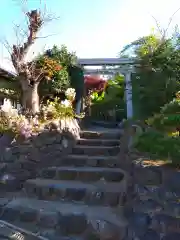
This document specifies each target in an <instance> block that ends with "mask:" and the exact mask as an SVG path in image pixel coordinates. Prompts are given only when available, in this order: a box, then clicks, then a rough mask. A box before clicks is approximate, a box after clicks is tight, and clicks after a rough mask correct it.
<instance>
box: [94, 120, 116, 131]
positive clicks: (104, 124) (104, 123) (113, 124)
mask: <svg viewBox="0 0 180 240" xmlns="http://www.w3.org/2000/svg"><path fill="white" fill-rule="evenodd" d="M91 124H92V125H94V126H99V127H104V128H117V129H118V125H119V122H115V121H111V122H110V121H98V120H97V121H96V120H94V121H91Z"/></svg>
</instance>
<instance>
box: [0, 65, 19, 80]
mask: <svg viewBox="0 0 180 240" xmlns="http://www.w3.org/2000/svg"><path fill="white" fill-rule="evenodd" d="M15 76H16V75H15V73H13V72H10V71H8V70H6V69H4V68H2V67H0V77H4V78H7V79H11V78H13V77H15Z"/></svg>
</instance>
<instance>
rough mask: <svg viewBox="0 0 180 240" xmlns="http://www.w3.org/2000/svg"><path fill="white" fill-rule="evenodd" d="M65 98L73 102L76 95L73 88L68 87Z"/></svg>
mask: <svg viewBox="0 0 180 240" xmlns="http://www.w3.org/2000/svg"><path fill="white" fill-rule="evenodd" d="M65 95H66V98H67V100H69V101H71V102H73V101H74V99H75V97H76V92H75V89H74V88H68V89H67V90H66V92H65Z"/></svg>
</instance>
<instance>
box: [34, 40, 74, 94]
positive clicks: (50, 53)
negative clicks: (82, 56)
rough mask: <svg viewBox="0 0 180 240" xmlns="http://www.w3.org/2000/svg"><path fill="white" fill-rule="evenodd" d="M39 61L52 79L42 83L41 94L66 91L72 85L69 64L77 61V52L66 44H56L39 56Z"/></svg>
mask: <svg viewBox="0 0 180 240" xmlns="http://www.w3.org/2000/svg"><path fill="white" fill-rule="evenodd" d="M37 61H38V63H39V64H40V65H41V67H42V68H43V69H45V70H46V71H47V75H48V77H49V78H50V79H51V80H52V81H45V82H42V83H41V87H40V92H41V95H46V94H48V95H50V94H54V93H59V92H62V91H65V90H66V89H67V88H68V87H69V86H70V80H69V75H68V70H67V68H68V66H69V65H70V64H72V63H74V62H76V61H77V57H76V55H75V53H71V52H69V51H68V49H67V47H66V46H65V45H62V46H61V47H60V48H59V47H58V46H56V45H54V46H53V48H52V49H49V50H47V51H46V52H45V53H43V54H42V55H40V56H38V58H37Z"/></svg>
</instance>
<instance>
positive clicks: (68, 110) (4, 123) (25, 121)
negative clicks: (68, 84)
mask: <svg viewBox="0 0 180 240" xmlns="http://www.w3.org/2000/svg"><path fill="white" fill-rule="evenodd" d="M66 96H67V99H66V100H64V101H60V100H59V99H58V98H55V99H54V101H53V102H50V101H49V102H48V103H47V104H46V105H43V106H41V110H40V113H39V114H38V115H37V116H31V115H30V114H29V115H22V114H20V113H18V110H17V109H15V108H14V107H13V106H12V104H11V101H10V100H5V101H4V104H3V105H2V106H1V108H0V132H1V133H4V132H8V131H11V132H14V133H15V134H16V135H20V136H24V137H25V138H29V137H30V136H32V135H36V134H38V133H39V132H40V131H42V130H43V129H44V126H45V125H47V124H50V123H52V122H53V123H57V125H58V124H59V122H60V121H61V122H62V120H63V119H69V120H70V119H73V118H74V116H75V115H74V111H73V106H72V101H73V100H74V97H75V90H74V89H72V88H69V89H67V91H66Z"/></svg>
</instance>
